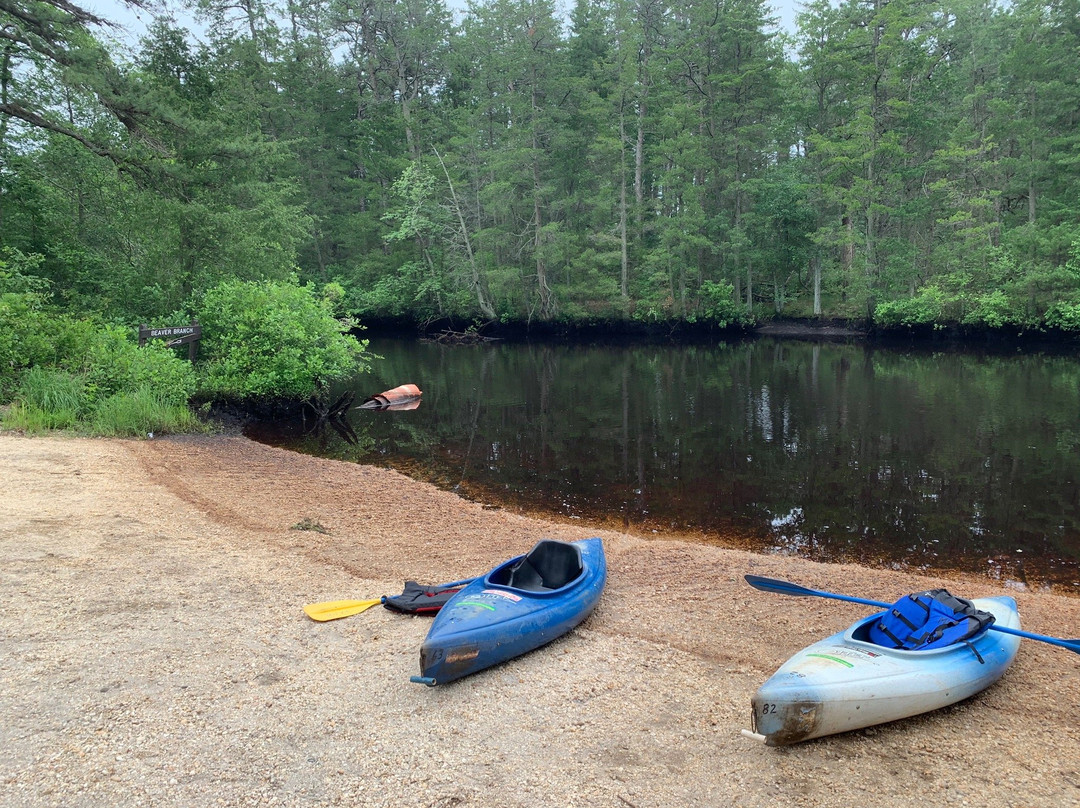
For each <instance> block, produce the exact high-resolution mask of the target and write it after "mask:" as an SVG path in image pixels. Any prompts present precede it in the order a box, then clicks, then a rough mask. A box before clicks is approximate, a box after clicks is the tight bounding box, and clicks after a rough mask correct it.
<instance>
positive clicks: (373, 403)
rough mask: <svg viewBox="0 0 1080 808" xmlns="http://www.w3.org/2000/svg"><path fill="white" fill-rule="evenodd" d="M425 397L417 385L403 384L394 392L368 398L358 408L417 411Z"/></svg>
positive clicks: (390, 391)
mask: <svg viewBox="0 0 1080 808" xmlns="http://www.w3.org/2000/svg"><path fill="white" fill-rule="evenodd" d="M421 395H423V394H422V393H421V392H420V388H419V387H417V386H416V385H415V384H402V385H399V386H398V387H395V388H394V389H393V390H387V391H385V392H382V393H377V394H376V395H373V396H368V397H367V398H365V399H364V401H363V403H362V404H361V405H360V406H359V407H357V408H356V409H358V410H415V409H416V408H417V407H419V406H420V397H421Z"/></svg>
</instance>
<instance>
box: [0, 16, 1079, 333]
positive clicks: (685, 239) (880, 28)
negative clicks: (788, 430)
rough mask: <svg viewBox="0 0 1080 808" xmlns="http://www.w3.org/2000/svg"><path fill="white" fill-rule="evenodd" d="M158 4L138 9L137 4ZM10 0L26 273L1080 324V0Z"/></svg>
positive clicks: (58, 299) (7, 192)
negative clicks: (117, 10)
mask: <svg viewBox="0 0 1080 808" xmlns="http://www.w3.org/2000/svg"><path fill="white" fill-rule="evenodd" d="M129 2H132V3H133V4H134V5H140V7H141V4H139V3H136V2H134V0H129ZM189 11H190V12H191V13H192V14H194V15H195V19H197V20H199V21H200V22H201V23H202V25H203V27H202V28H201V29H200V33H199V35H198V36H195V35H193V34H192V33H190V32H189V31H187V30H185V29H184V28H182V27H181V26H179V25H178V24H177V22H176V21H175V19H174V18H173V17H170V16H167V15H166V16H160V15H159V16H156V17H154V16H153V14H152V10H150V9H144V11H143V16H144V17H145V18H147V19H152V23H151V24H150V25H149V26H148V29H147V33H146V35H145V36H144V37H143V38H142V39H141V40H140V41H139V42H138V44H137V45H134V46H130V47H129V46H128V45H126V44H123V45H122V44H121V40H119V39H118V38H117V32H116V30H115V28H114V27H113V26H111V25H110V24H109V21H107V20H103V19H101V18H100V17H99V16H98V15H97V14H96V13H94V12H91V11H89V10H87V8H85V7H81V6H79V5H77V4H75V3H72V2H69V1H68V0H0V250H2V252H0V292H2V293H16V292H17V293H24V292H26V291H27V290H33V291H34V292H35V293H36V294H39V295H45V296H47V297H48V298H49V300H50V303H51V305H55V306H59V307H61V308H62V309H63V310H65V311H69V312H92V313H94V314H95V315H96V316H99V317H102V318H104V319H105V320H106V321H108V322H111V323H114V324H117V325H124V326H127V327H132V326H134V325H136V324H138V323H168V322H175V321H176V320H177V319H178V318H182V319H181V322H187V318H188V317H190V316H191V315H192V314H193V313H195V312H196V311H197V310H198V309H199V306H200V305H202V304H203V303H204V302H205V301H204V296H205V295H206V294H207V292H208V290H211V289H214V288H217V287H218V286H219V285H220V284H221V283H223V282H269V283H278V284H295V285H299V286H303V287H306V288H310V289H314V290H318V294H319V295H320V296H321V298H322V299H324V300H331V301H332V302H333V306H334V308H335V310H336V311H337V313H338V314H339V315H340V316H342V317H344V316H348V317H352V318H357V319H359V321H360V322H361V323H363V322H365V321H367V322H375V321H385V320H390V319H404V320H406V321H409V322H413V323H418V324H425V323H427V324H430V323H434V322H451V323H458V324H464V325H469V324H473V325H480V324H484V323H493V322H502V323H516V324H525V325H534V324H535V325H541V324H570V325H572V324H582V323H592V324H595V323H619V322H624V323H630V322H636V323H645V324H648V323H663V324H672V323H674V324H678V323H686V324H692V323H697V324H703V323H704V324H711V325H713V326H720V327H723V326H730V325H732V324H740V323H743V324H744V323H748V322H752V321H755V320H759V319H761V318H767V317H772V316H777V315H780V316H797V317H823V318H848V319H858V320H868V321H871V322H873V323H875V324H877V325H878V326H880V327H931V328H934V327H941V326H960V327H970V328H977V329H985V328H990V329H1013V330H1018V331H1025V330H1031V329H1051V330H1063V331H1066V332H1077V331H1080V82H1078V78H1077V77H1078V76H1080V0H1047V1H1044V2H1038V1H1037V0H1016V1H1015V2H1012V3H1005V4H1002V5H1000V6H999V5H997V4H996V3H994V2H993V0H951V1H950V2H927V1H926V0H839V2H828V1H827V0H812V1H811V2H808V3H806V4H805V6H803V9H802V12H801V13H800V15H799V16H798V18H797V30H796V31H795V32H794V33H790V34H789V33H785V32H781V31H779V30H778V28H777V25H776V21H775V19H774V18H773V16H772V10H771V9H770V7H769V6H768V5H767V3H765V2H763V0H710V1H709V2H703V1H702V0H682V1H681V2H666V1H665V0H600V1H599V2H588V0H577V1H576V3H574V5H573V6H572V8H569V9H567V10H564V9H561V8H558V7H557V6H556V5H555V3H554V2H551V1H550V0H483V1H482V2H469V3H468V6H467V9H466V10H465V11H464V12H457V13H453V12H451V10H450V9H449V8H448V7H447V5H446V4H445V3H444V2H443V0H281V1H280V2H276V3H272V2H263V0H240V1H239V2H236V0H191V4H190V7H189Z"/></svg>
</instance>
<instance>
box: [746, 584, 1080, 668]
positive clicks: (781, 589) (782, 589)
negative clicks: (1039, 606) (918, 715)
mask: <svg viewBox="0 0 1080 808" xmlns="http://www.w3.org/2000/svg"><path fill="white" fill-rule="evenodd" d="M744 577H745V578H746V582H747V583H748V584H750V586H752V587H754V589H760V590H761V591H763V592H776V593H777V594H780V595H793V596H794V597H816V598H831V599H833V600H844V601H847V602H848V603H861V604H863V605H864V606H876V607H877V608H879V609H888V608H891V607H892V604H891V603H882V602H881V601H879V600H867V599H866V598H856V597H852V596H850V595H838V594H836V593H835V592H821V591H819V590H817V589H807V588H806V587H805V586H799V585H798V584H793V583H791V582H790V581H780V580H777V579H776V578H762V577H761V576H760V575H746V576H744ZM990 630H991V631H1000V632H1001V633H1002V634H1013V635H1015V636H1017V637H1026V638H1027V639H1029V640H1038V641H1039V642H1045V643H1049V644H1050V645H1057V646H1059V647H1061V648H1068V649H1069V650H1070V651H1073V652H1074V653H1077V654H1080V639H1078V640H1064V639H1062V638H1061V637H1048V636H1046V635H1045V634H1035V633H1033V632H1031V631H1021V630H1020V629H1018V628H1009V627H1008V626H999V625H998V624H997V623H992V624H991V625H990Z"/></svg>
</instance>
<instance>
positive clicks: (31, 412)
mask: <svg viewBox="0 0 1080 808" xmlns="http://www.w3.org/2000/svg"><path fill="white" fill-rule="evenodd" d="M14 398H15V400H14V402H12V405H11V407H10V408H8V410H7V412H6V413H5V414H4V424H5V425H6V426H7V427H9V428H11V429H20V430H23V431H26V432H47V431H49V430H52V429H72V428H73V427H75V426H76V425H77V424H78V422H79V417H80V415H81V414H82V410H83V408H84V407H85V406H86V385H85V383H84V381H83V378H82V377H81V376H77V375H74V374H71V373H65V372H64V371H62V370H54V369H52V368H38V367H35V368H30V369H29V370H27V371H26V372H25V373H24V374H23V375H22V378H20V379H19V385H18V387H17V388H16V389H15V397H14Z"/></svg>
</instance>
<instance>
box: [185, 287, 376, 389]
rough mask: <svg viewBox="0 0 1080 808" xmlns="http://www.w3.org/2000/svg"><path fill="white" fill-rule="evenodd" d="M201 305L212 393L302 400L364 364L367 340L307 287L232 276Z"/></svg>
mask: <svg viewBox="0 0 1080 808" xmlns="http://www.w3.org/2000/svg"><path fill="white" fill-rule="evenodd" d="M196 309H197V312H198V317H199V323H200V324H201V325H202V328H203V338H202V343H201V346H200V351H201V353H202V357H203V358H202V361H201V365H202V374H201V382H200V393H201V395H203V396H205V397H207V398H212V399H219V398H222V399H230V400H244V399H298V400H304V399H308V398H312V397H317V396H320V395H322V394H324V393H325V392H326V391H327V390H328V388H329V385H330V384H331V383H332V382H334V381H337V380H340V379H346V378H349V377H351V376H353V375H355V374H358V373H361V372H363V371H365V370H366V369H367V366H368V365H367V363H368V361H369V358H370V357H369V355H368V354H367V341H366V340H357V339H355V338H354V337H353V336H352V335H351V334H350V333H349V331H350V329H351V328H352V327H353V326H354V324H353V323H350V322H348V321H346V322H342V321H340V320H338V319H337V318H335V317H334V315H333V312H332V310H331V303H330V302H329V301H327V300H326V299H323V298H319V297H317V296H316V295H315V293H314V291H313V290H312V289H311V288H310V287H306V286H298V285H296V284H294V283H288V282H282V281H239V280H230V281H225V282H224V283H221V284H219V285H217V286H215V287H213V288H211V289H209V290H207V292H206V293H205V294H204V295H203V296H202V299H201V300H200V301H199V305H198V306H197V307H196Z"/></svg>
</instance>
